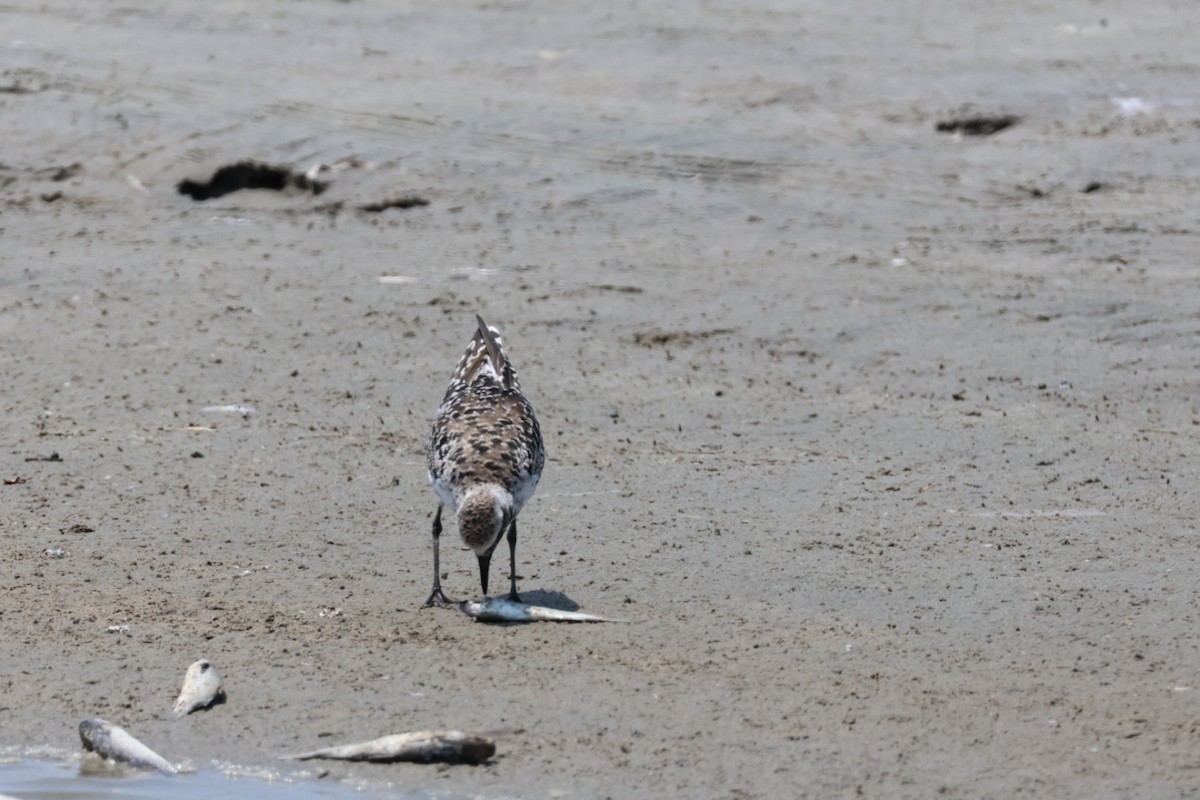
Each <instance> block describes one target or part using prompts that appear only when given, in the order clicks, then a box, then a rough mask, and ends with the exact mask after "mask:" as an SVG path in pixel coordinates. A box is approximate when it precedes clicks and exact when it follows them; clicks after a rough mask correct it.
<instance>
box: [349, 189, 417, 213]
mask: <svg viewBox="0 0 1200 800" xmlns="http://www.w3.org/2000/svg"><path fill="white" fill-rule="evenodd" d="M427 205H429V201H428V200H426V199H425V198H424V197H417V196H416V195H413V194H410V195H404V196H403V197H393V198H392V199H390V200H380V201H379V202H377V203H366V204H364V205H361V206H359V207H358V210H359V211H366V212H367V213H369V214H378V213H379V212H380V211H387V210H388V209H389V208H399V209H408V208H420V207H422V206H427Z"/></svg>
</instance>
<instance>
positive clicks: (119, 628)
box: [104, 623, 133, 636]
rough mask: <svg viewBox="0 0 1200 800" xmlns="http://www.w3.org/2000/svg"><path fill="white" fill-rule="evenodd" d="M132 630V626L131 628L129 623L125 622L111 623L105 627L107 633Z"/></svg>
mask: <svg viewBox="0 0 1200 800" xmlns="http://www.w3.org/2000/svg"><path fill="white" fill-rule="evenodd" d="M130 630H131V628H130V626H129V624H128V623H125V624H123V625H109V626H108V627H107V628H105V629H104V632H105V633H129V632H130ZM130 635H131V636H132V635H133V634H130Z"/></svg>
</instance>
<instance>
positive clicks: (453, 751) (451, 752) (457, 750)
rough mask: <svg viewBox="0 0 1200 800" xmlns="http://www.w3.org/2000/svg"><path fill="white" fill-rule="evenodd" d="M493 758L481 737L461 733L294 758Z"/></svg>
mask: <svg viewBox="0 0 1200 800" xmlns="http://www.w3.org/2000/svg"><path fill="white" fill-rule="evenodd" d="M495 754H496V743H495V742H494V741H492V740H491V739H488V738H486V737H483V736H474V735H472V734H469V733H463V732H462V731H414V732H413V733H397V734H393V735H392V736H384V737H381V738H379V739H372V740H371V741H369V742H360V743H358V744H346V745H342V746H340V747H326V748H325V749H323V750H314V751H312V752H311V753H301V754H300V755H297V756H284V758H290V759H293V760H296V761H307V760H309V759H311V758H329V759H340V760H342V761H419V762H422V763H429V762H433V761H443V762H464V763H467V764H480V763H482V762H484V761H487V760H488V759H489V758H491V757H492V756H493V755H495Z"/></svg>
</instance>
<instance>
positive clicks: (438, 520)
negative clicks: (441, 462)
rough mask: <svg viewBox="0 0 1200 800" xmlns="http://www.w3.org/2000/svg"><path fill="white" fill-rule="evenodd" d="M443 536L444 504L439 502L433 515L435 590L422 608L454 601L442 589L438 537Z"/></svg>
mask: <svg viewBox="0 0 1200 800" xmlns="http://www.w3.org/2000/svg"><path fill="white" fill-rule="evenodd" d="M441 536H442V504H441V503H438V508H437V513H436V514H434V515H433V591H432V592H430V593H429V599H428V600H426V601H425V605H423V606H422V608H429V607H430V606H432V605H442V606H448V605H452V604H453V603H454V601H453V600H451V599H450V598H449V597H446V593H445V592H443V591H442V573H441V565H440V564H439V563H438V539H440V538H441Z"/></svg>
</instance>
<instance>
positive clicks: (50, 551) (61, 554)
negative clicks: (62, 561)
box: [44, 547, 70, 558]
mask: <svg viewBox="0 0 1200 800" xmlns="http://www.w3.org/2000/svg"><path fill="white" fill-rule="evenodd" d="M44 552H45V554H46V555H48V556H50V557H51V558H66V557H67V556H68V555H70V553H69V552H68V551H67V550H64V549H63V548H61V547H47V548H46V549H45V551H44Z"/></svg>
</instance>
